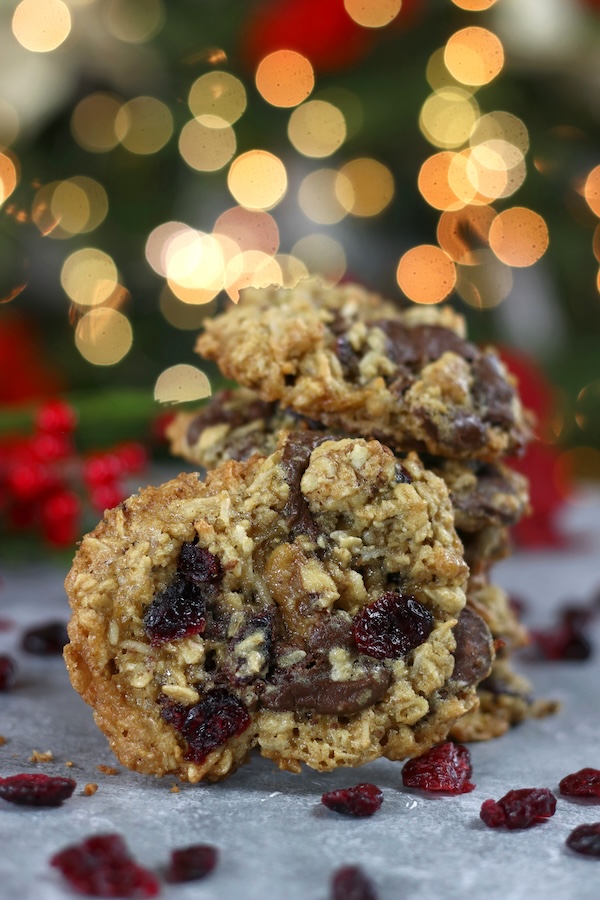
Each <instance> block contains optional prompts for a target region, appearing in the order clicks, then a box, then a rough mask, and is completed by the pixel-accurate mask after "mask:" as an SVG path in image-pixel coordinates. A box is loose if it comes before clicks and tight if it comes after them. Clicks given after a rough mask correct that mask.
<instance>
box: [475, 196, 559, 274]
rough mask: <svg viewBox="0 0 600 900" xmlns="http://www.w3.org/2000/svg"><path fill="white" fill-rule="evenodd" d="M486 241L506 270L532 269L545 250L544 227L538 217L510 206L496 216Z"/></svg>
mask: <svg viewBox="0 0 600 900" xmlns="http://www.w3.org/2000/svg"><path fill="white" fill-rule="evenodd" d="M489 241H490V247H491V249H492V250H493V251H494V253H495V254H496V256H497V257H498V259H499V260H501V261H502V262H504V263H506V264H507V265H508V266H517V267H521V266H532V265H533V264H534V263H535V262H537V260H538V259H539V258H540V257H541V256H543V255H544V253H545V252H546V250H547V248H548V227H547V225H546V223H545V221H544V220H543V219H542V217H541V216H540V215H538V213H535V212H533V210H531V209H526V208H525V207H522V206H514V207H513V208H512V209H505V210H504V211H503V212H501V213H498V215H497V216H496V218H495V219H494V221H493V222H492V225H491V227H490V232H489Z"/></svg>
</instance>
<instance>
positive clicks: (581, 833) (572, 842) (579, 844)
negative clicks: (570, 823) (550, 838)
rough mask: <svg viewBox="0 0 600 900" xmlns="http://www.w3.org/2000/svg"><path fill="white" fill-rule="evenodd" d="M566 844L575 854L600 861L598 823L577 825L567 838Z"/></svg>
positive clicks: (599, 828)
mask: <svg viewBox="0 0 600 900" xmlns="http://www.w3.org/2000/svg"><path fill="white" fill-rule="evenodd" d="M566 844H567V847H570V848H571V850H574V851H575V852H576V853H582V854H583V855H584V856H595V857H596V858H597V859H600V822H591V823H590V824H589V825H578V826H577V828H574V829H573V831H572V832H571V834H570V835H569V837H568V838H567V840H566Z"/></svg>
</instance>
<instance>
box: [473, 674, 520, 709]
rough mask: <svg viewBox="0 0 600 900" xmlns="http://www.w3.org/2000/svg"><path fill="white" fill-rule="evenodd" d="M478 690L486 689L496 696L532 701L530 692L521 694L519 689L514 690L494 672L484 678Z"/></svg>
mask: <svg viewBox="0 0 600 900" xmlns="http://www.w3.org/2000/svg"><path fill="white" fill-rule="evenodd" d="M479 690H481V691H488V692H489V693H490V694H494V696H496V697H515V698H517V699H518V700H523V701H524V702H525V703H533V697H532V696H531V694H527V693H525V694H523V693H522V692H521V691H517V690H515V688H514V687H512V685H510V684H509V683H508V681H505V680H504V678H500V677H499V676H498V675H495V674H493V675H489V676H488V677H487V678H484V680H483V681H482V682H480V684H479Z"/></svg>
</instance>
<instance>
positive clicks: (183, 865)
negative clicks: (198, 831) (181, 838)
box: [165, 844, 219, 884]
mask: <svg viewBox="0 0 600 900" xmlns="http://www.w3.org/2000/svg"><path fill="white" fill-rule="evenodd" d="M218 859H219V851H218V850H217V848H216V847H211V846H210V845H209V844H192V845H191V846H190V847H182V848H180V849H179V850H173V851H171V863H170V865H169V868H168V869H167V872H166V876H165V877H166V880H167V881H169V882H171V883H172V884H181V883H182V882H184V881H199V880H200V879H201V878H205V877H206V876H207V875H209V874H210V873H211V872H212V870H213V869H214V868H215V866H216V865H217V862H218Z"/></svg>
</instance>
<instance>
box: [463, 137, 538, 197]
mask: <svg viewBox="0 0 600 900" xmlns="http://www.w3.org/2000/svg"><path fill="white" fill-rule="evenodd" d="M470 159H471V163H472V164H473V165H475V166H476V168H477V170H478V174H477V176H476V178H477V185H478V187H479V189H480V192H481V193H482V194H486V193H488V190H491V194H490V193H488V196H490V197H491V198H492V199H498V198H505V197H510V196H511V195H512V194H514V193H515V191H517V190H518V189H519V188H520V187H521V185H522V184H523V182H524V181H525V177H526V175H527V170H526V167H525V158H524V156H523V153H522V152H521V150H520V149H519V147H517V146H516V145H515V144H511V143H509V141H505V140H502V139H501V138H494V139H491V140H487V141H484V142H483V143H481V144H475V145H474V146H473V147H472V148H471V153H470ZM483 173H486V174H483ZM494 173H496V174H494ZM490 178H491V179H492V180H491V181H490ZM486 179H487V182H488V185H487V189H486V187H485V182H486Z"/></svg>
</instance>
